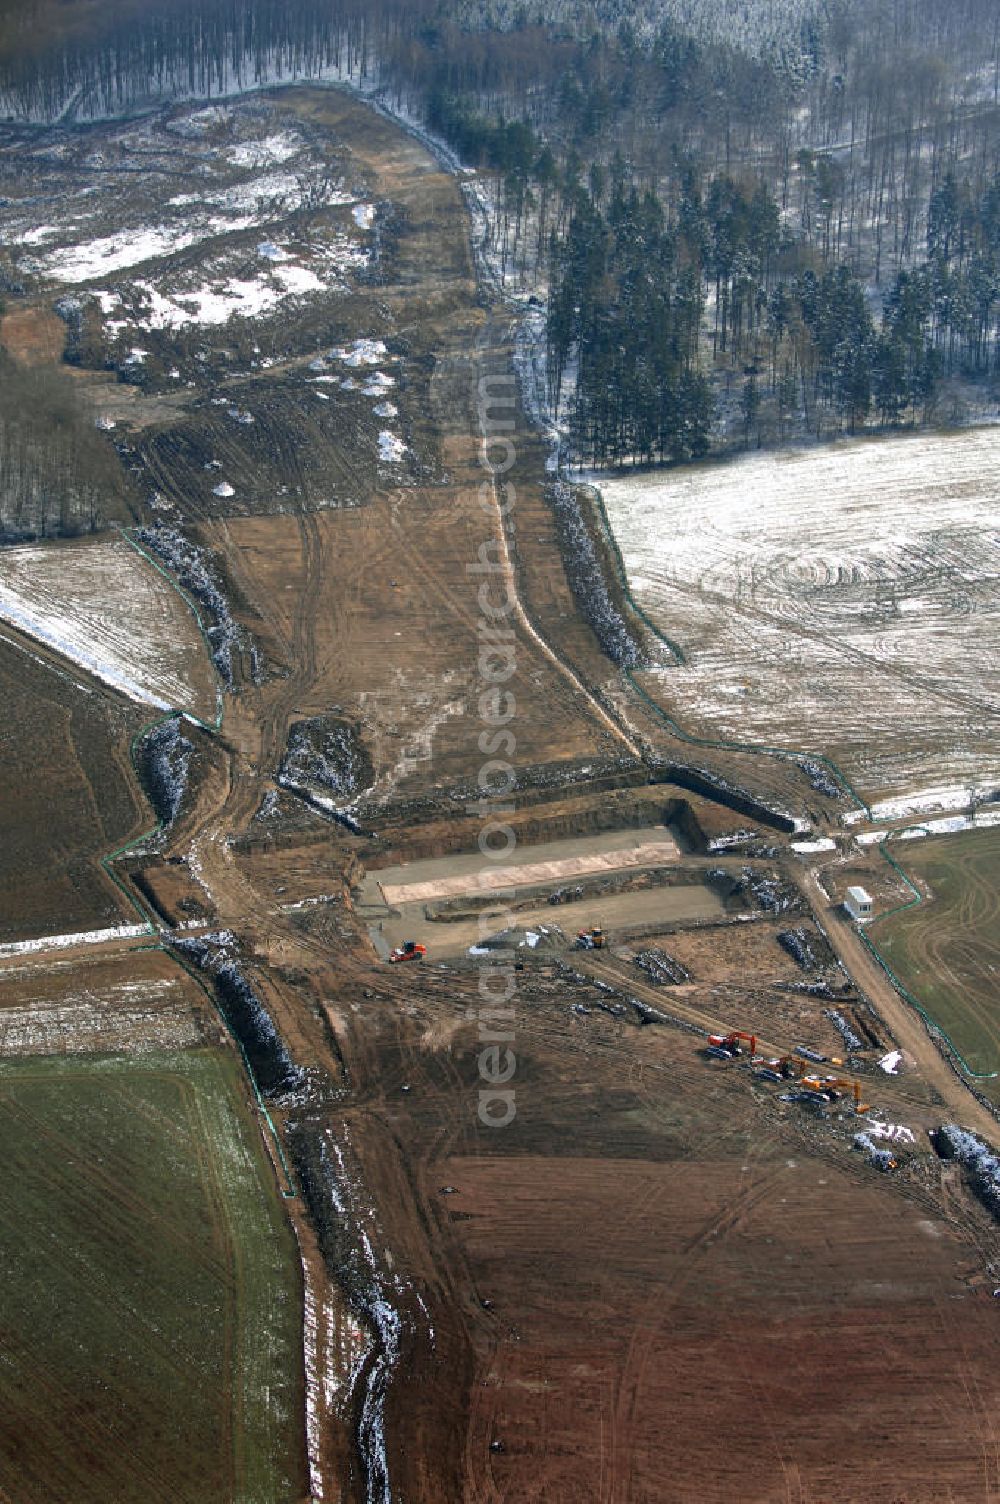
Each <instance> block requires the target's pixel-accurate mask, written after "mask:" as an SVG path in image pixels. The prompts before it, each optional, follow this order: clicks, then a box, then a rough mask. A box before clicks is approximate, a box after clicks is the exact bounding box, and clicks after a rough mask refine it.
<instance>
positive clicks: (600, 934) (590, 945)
mask: <svg viewBox="0 0 1000 1504" xmlns="http://www.w3.org/2000/svg"><path fill="white" fill-rule="evenodd" d="M576 948H577V950H603V949H604V931H603V930H602V929H601V926H600V925H599V924H595V925H592V926H591V928H590V929H589V930H581V931H580V932H579V934H578V935H577V937H576Z"/></svg>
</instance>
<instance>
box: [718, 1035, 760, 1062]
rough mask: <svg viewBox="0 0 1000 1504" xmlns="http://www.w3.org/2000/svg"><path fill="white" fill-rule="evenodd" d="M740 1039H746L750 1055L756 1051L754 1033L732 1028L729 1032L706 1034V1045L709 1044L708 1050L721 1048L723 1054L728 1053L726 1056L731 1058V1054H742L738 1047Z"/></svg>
mask: <svg viewBox="0 0 1000 1504" xmlns="http://www.w3.org/2000/svg"><path fill="white" fill-rule="evenodd" d="M741 1039H745V1040H747V1041H748V1043H749V1045H750V1054H751V1055H756V1053H757V1036H756V1034H744V1033H743V1032H742V1031H741V1030H739V1029H734V1030H733V1031H732V1033H731V1034H710V1035H709V1036H708V1045H709V1049H710V1050H713V1051H715V1050H721V1051H722V1052H723V1054H725V1055H728V1056H730V1058H732V1056H734V1055H742V1054H743V1051H742V1049H741V1048H740V1040H741Z"/></svg>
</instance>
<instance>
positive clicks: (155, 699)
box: [0, 538, 215, 720]
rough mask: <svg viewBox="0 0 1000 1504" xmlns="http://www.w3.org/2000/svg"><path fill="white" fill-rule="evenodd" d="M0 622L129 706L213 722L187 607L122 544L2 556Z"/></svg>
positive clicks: (207, 671) (209, 682)
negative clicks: (130, 702) (180, 712)
mask: <svg viewBox="0 0 1000 1504" xmlns="http://www.w3.org/2000/svg"><path fill="white" fill-rule="evenodd" d="M0 620H3V621H6V622H9V623H10V624H11V625H13V626H15V627H17V628H18V629H19V630H20V631H21V632H23V633H25V634H26V635H27V636H30V637H32V638H33V639H34V640H35V641H37V642H40V643H42V644H43V646H44V647H46V648H48V649H50V650H52V651H55V652H57V653H59V654H60V655H61V656H62V657H63V658H65V659H69V661H70V662H71V663H76V664H78V665H79V666H80V667H81V668H82V669H84V670H85V671H86V672H87V673H88V674H90V675H93V676H94V677H95V678H98V679H101V680H103V681H104V682H105V683H106V684H110V685H111V686H112V688H114V689H117V690H119V691H120V692H121V693H122V694H124V695H127V696H128V698H129V699H131V700H135V701H137V702H138V703H140V704H144V705H152V706H154V707H156V708H158V709H160V710H175V709H176V710H185V711H190V712H191V713H192V714H193V715H196V716H199V717H200V718H201V719H202V720H213V719H214V717H215V675H214V671H213V669H212V663H211V659H210V657H209V653H208V649H207V648H206V645H205V642H204V639H203V637H202V634H201V631H200V630H199V627H198V623H197V619H196V618H195V615H194V613H193V611H192V609H191V607H190V606H189V605H188V604H187V603H186V602H185V601H184V599H183V598H182V597H181V595H180V593H179V592H178V590H177V589H176V588H175V587H174V586H173V585H172V584H171V582H170V580H169V579H167V578H165V577H164V576H163V575H162V574H160V573H159V572H158V571H157V570H156V569H155V568H154V567H153V565H152V564H150V563H149V562H148V561H147V560H146V559H144V558H143V556H142V554H140V553H139V552H138V550H137V549H135V548H133V547H132V545H131V544H130V543H128V542H127V541H126V540H125V539H124V538H114V539H108V538H93V539H88V540H87V541H86V542H79V543H57V544H53V543H45V544H32V545H31V546H30V547H20V548H6V549H3V550H2V551H0Z"/></svg>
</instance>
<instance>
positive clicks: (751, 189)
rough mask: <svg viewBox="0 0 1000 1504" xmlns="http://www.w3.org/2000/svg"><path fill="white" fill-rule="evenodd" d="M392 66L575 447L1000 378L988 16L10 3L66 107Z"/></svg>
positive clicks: (31, 96) (907, 408)
mask: <svg viewBox="0 0 1000 1504" xmlns="http://www.w3.org/2000/svg"><path fill="white" fill-rule="evenodd" d="M331 67H333V68H341V69H344V70H347V69H350V70H353V71H355V72H357V71H359V70H362V71H365V72H367V73H368V74H369V76H371V77H373V78H374V77H375V76H376V75H377V77H378V79H379V81H380V83H381V85H382V86H383V88H385V89H387V90H389V91H392V93H393V94H394V96H395V97H396V99H397V100H399V101H400V102H402V103H405V104H407V105H408V106H409V107H410V108H411V109H413V110H415V111H417V112H418V113H421V114H423V116H424V118H425V119H426V120H427V121H428V124H429V125H430V126H431V128H432V129H434V130H435V131H436V132H438V133H439V134H440V135H441V136H443V137H444V138H445V139H447V140H448V141H449V142H450V143H451V145H452V146H453V147H454V148H455V150H456V151H457V152H458V153H459V154H460V155H461V156H462V157H463V159H464V160H466V161H468V162H470V163H472V164H474V165H476V166H478V167H480V168H481V169H482V171H483V173H484V175H485V179H486V181H487V183H488V185H489V241H490V249H491V250H492V252H493V256H494V261H495V264H496V266H497V268H498V274H499V277H500V279H501V280H502V281H503V282H505V283H512V284H514V285H519V286H520V287H522V288H523V289H524V290H525V291H530V292H538V293H541V294H543V295H547V296H548V299H549V320H548V343H549V353H550V357H551V372H550V376H551V386H552V391H551V395H552V397H553V400H554V401H556V402H561V403H562V404H563V407H564V411H565V412H567V413H568V414H569V417H570V420H571V427H572V433H573V436H574V439H575V441H576V443H577V444H578V446H579V447H580V450H581V452H582V453H583V454H585V455H587V456H589V457H590V458H593V459H604V460H614V459H616V458H622V457H624V456H626V455H634V456H636V457H640V458H643V459H662V458H680V457H687V456H690V455H695V454H697V453H699V452H701V451H702V449H703V448H704V446H705V445H706V443H707V442H708V435H709V431H710V428H711V407H712V402H711V400H710V391H714V392H715V394H716V395H717V396H718V397H719V398H720V399H721V405H722V410H723V412H724V413H726V414H727V415H728V427H727V429H726V432H727V434H728V436H729V437H730V438H732V436H733V434H734V431H735V432H738V433H740V434H742V437H743V439H744V441H745V442H753V441H754V440H755V439H756V440H758V441H759V440H760V439H761V437H762V435H764V434H765V430H766V436H770V435H773V436H775V437H776V438H778V439H779V440H780V438H782V437H783V436H785V435H786V434H788V433H791V432H794V431H799V432H801V431H802V429H803V426H805V427H808V428H809V429H811V430H813V431H815V432H818V433H823V432H829V431H830V430H831V429H833V428H837V427H844V428H856V427H857V426H859V425H860V424H864V423H867V422H871V421H879V422H882V423H887V424H888V423H897V422H909V421H919V420H921V419H924V418H926V417H928V416H929V415H930V414H931V413H933V411H934V410H935V405H936V403H937V400H938V394H939V392H940V390H941V387H942V383H943V382H944V381H946V380H947V379H948V378H950V377H954V378H962V379H971V380H986V379H992V378H993V377H994V376H995V375H996V374H997V372H998V371H1000V317H998V315H1000V308H998V279H1000V260H998V235H997V216H998V198H1000V189H998V183H1000V155H998V126H1000V10H998V7H997V5H996V0H878V3H877V4H876V3H873V0H766V3H764V0H745V3H743V4H741V5H740V6H739V7H733V6H732V4H731V3H728V0H637V3H630V4H627V5H626V4H625V3H624V0H590V3H587V4H585V3H583V0H545V3H542V0H516V3H515V0H295V3H288V0H164V3H162V4H161V5H158V6H156V7H150V6H146V5H142V4H140V3H139V0H100V3H99V0H74V3H73V4H66V3H64V0H17V3H16V4H14V3H13V0H0V97H3V98H5V99H6V100H7V105H8V108H9V107H11V104H12V103H13V105H14V107H15V108H16V110H18V111H22V112H24V113H27V114H31V113H35V114H38V113H45V112H46V111H47V112H48V113H49V114H50V115H51V114H55V113H56V112H57V111H58V109H59V108H61V107H62V105H64V104H65V103H66V102H67V100H70V99H72V98H74V96H78V97H79V98H80V100H82V101H84V102H85V103H86V107H87V109H88V110H89V111H90V112H92V113H93V112H100V110H101V109H107V110H111V109H114V108H117V107H121V106H122V105H123V104H128V103H129V102H130V101H138V100H142V99H145V98H146V97H148V96H149V95H151V94H153V95H155V94H160V95H166V96H173V95H176V94H217V93H219V92H221V91H222V90H224V89H229V88H233V87H240V86H246V85H248V84H251V83H253V82H254V81H255V80H261V79H273V78H278V77H288V76H293V75H296V76H300V75H302V74H310V73H318V72H320V71H321V70H324V69H329V68H331Z"/></svg>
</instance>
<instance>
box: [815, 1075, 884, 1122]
mask: <svg viewBox="0 0 1000 1504" xmlns="http://www.w3.org/2000/svg"><path fill="white" fill-rule="evenodd" d="M801 1085H802V1086H804V1087H805V1089H806V1090H807V1091H813V1092H815V1093H816V1095H817V1096H820V1097H826V1099H827V1101H829V1102H836V1101H837V1100H838V1098H839V1097H840V1095H841V1093H842V1092H845V1091H849V1092H851V1094H852V1095H853V1097H854V1111H855V1112H856V1113H857V1115H858V1116H859V1117H860V1116H861V1114H862V1113H864V1112H868V1110H869V1109H868V1106H867V1104H866V1103H864V1102H862V1100H861V1082H860V1081H849V1080H848V1079H847V1077H846V1076H831V1077H829V1078H828V1079H824V1078H823V1077H822V1076H803V1077H802V1082H801Z"/></svg>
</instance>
